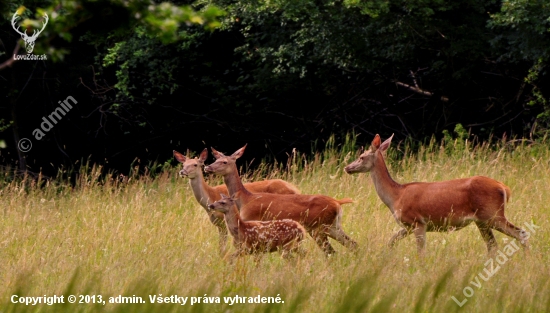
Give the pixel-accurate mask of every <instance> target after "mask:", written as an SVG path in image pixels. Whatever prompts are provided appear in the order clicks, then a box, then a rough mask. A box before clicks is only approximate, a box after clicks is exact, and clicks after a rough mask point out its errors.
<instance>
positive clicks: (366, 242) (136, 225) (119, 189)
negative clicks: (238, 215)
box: [0, 138, 550, 313]
mask: <svg viewBox="0 0 550 313" xmlns="http://www.w3.org/2000/svg"><path fill="white" fill-rule="evenodd" d="M383 139H385V138H383ZM353 144H354V143H353V141H352V140H350V142H348V143H346V144H345V146H344V147H340V148H334V146H335V145H334V143H332V144H331V145H329V147H327V150H326V151H325V152H323V153H321V154H317V155H315V156H313V155H311V156H301V155H294V158H293V160H292V162H290V163H289V164H288V165H287V166H280V165H279V166H277V165H269V164H262V166H260V168H259V169H258V170H257V171H256V172H253V173H248V175H246V179H248V180H250V179H260V178H265V177H270V178H271V177H278V178H283V179H286V180H289V181H290V182H292V183H294V184H295V185H296V186H298V187H299V188H300V189H301V191H302V192H303V193H308V194H315V193H319V194H326V195H330V196H332V197H335V198H344V197H351V198H353V199H354V200H355V203H353V204H347V205H345V206H344V218H343V223H342V224H343V228H344V230H345V231H346V232H347V233H348V234H349V235H350V236H351V237H352V238H353V239H354V240H356V241H357V242H358V243H359V246H360V248H359V250H358V251H357V252H356V253H352V252H349V251H347V250H346V249H345V248H344V247H342V246H341V245H339V244H338V243H336V242H333V246H334V247H335V248H336V249H337V251H338V254H337V255H335V256H332V257H330V258H329V259H326V258H325V257H324V255H323V253H322V252H321V251H320V249H319V248H318V247H317V246H315V244H314V243H313V240H311V238H308V240H306V242H305V244H304V247H305V250H306V251H307V253H306V255H305V256H303V257H299V258H295V259H293V260H291V261H286V260H283V259H281V257H280V256H279V255H278V254H270V255H266V256H265V257H264V258H263V259H262V260H261V261H260V263H259V264H258V265H256V264H255V263H254V261H253V259H252V258H251V257H246V258H242V259H240V260H239V261H237V262H236V263H235V264H233V265H230V264H227V263H226V262H225V261H224V260H223V259H221V258H220V257H219V255H218V249H217V244H218V242H217V240H218V237H217V236H218V234H217V231H216V230H215V228H214V226H212V225H211V224H210V222H209V220H208V218H207V216H206V214H205V213H204V211H203V209H202V208H201V207H200V206H199V205H198V203H197V202H196V200H195V199H194V197H193V196H192V193H191V189H190V187H189V185H188V182H187V179H184V178H180V177H178V176H177V172H178V171H179V167H177V166H176V165H175V164H176V162H174V163H173V164H174V167H172V168H166V169H165V170H164V171H163V172H161V173H160V174H158V175H154V177H153V176H152V175H149V176H141V177H138V176H133V177H131V178H130V180H129V181H128V183H114V182H112V181H109V180H103V179H100V178H99V177H100V175H99V173H100V169H99V168H90V169H88V170H85V171H83V173H81V175H80V177H79V179H78V181H77V183H76V184H75V185H74V186H70V185H69V184H67V183H63V182H60V181H49V182H46V183H45V184H44V186H42V187H41V188H38V187H36V186H35V185H36V184H35V183H34V182H33V181H30V180H24V181H21V180H11V179H9V178H8V176H9V174H10V173H4V174H5V177H4V178H3V179H2V180H1V183H2V188H1V190H0V203H1V208H2V219H1V222H0V234H1V237H0V282H1V283H0V312H21V311H25V312H27V311H40V312H59V311H68V312H93V311H108V312H134V311H136V312H137V311H141V312H153V311H154V312H172V311H197V312H203V311H204V312H258V311H266V312H296V311H301V312H371V311H373V312H385V311H391V312H408V311H414V312H447V311H464V312H484V313H485V312H504V311H506V312H548V311H550V265H549V264H550V258H549V255H550V253H549V252H550V251H549V249H550V223H549V219H548V213H549V212H550V197H549V187H550V145H549V144H547V143H544V142H543V143H536V144H532V145H527V144H521V143H518V142H515V143H505V142H495V143H493V144H491V145H482V146H477V147H472V146H471V144H470V143H469V142H467V141H463V140H455V141H453V140H447V141H446V142H445V143H441V144H439V143H438V144H435V143H434V142H432V143H430V144H426V145H425V146H423V147H420V148H419V149H418V150H417V151H416V152H415V153H414V154H413V153H410V152H409V149H408V148H407V147H406V145H404V144H401V145H398V144H396V143H395V142H394V144H393V146H392V147H390V150H389V155H388V162H389V164H388V166H389V170H390V173H391V175H392V177H393V178H394V179H395V180H396V181H398V182H401V183H403V182H410V181H439V180H446V179H452V178H460V177H468V176H472V175H485V176H489V177H492V178H494V179H497V180H499V181H502V182H504V183H505V184H507V185H508V186H509V187H510V188H511V189H512V198H511V201H510V202H509V205H508V207H507V210H506V215H507V217H508V219H509V220H510V221H511V222H513V223H514V224H516V225H518V226H521V227H523V228H525V226H524V223H526V222H529V223H533V224H535V225H537V226H538V227H539V228H537V229H536V232H535V233H531V238H530V244H531V250H530V253H528V254H527V253H524V251H522V250H519V251H517V252H516V253H514V254H513V255H511V256H510V257H508V259H507V260H504V261H503V259H502V258H501V259H500V261H501V263H502V264H499V263H497V262H496V260H495V262H494V263H493V267H494V268H493V269H491V268H490V265H486V264H489V263H487V262H488V259H489V257H488V255H487V252H486V246H485V243H484V242H483V240H482V239H481V236H480V234H479V232H478V230H477V228H476V227H475V226H474V225H470V226H469V227H467V228H465V229H463V230H460V231H457V232H451V233H428V236H427V247H426V248H427V249H426V254H425V256H424V257H418V256H417V254H416V244H415V241H414V237H413V236H410V237H408V238H406V239H404V240H402V241H401V242H400V243H399V244H398V245H397V247H396V248H394V249H393V250H390V249H388V248H387V247H386V243H387V241H388V240H389V238H390V237H391V235H392V234H393V233H394V232H395V231H397V230H398V229H399V226H398V225H397V223H396V222H395V220H394V219H393V217H392V216H391V214H390V211H389V210H388V208H387V207H386V206H385V205H384V204H383V203H382V202H381V201H380V199H379V198H378V196H377V194H376V191H375V190H374V187H373V184H372V181H371V179H370V177H369V175H368V174H360V175H354V176H351V175H347V174H345V173H344V172H343V167H344V166H345V165H347V164H348V163H349V162H350V161H351V160H352V159H354V158H355V153H349V152H347V151H351V150H352V149H351V146H352V145H353ZM362 144H363V143H362ZM199 148H200V147H197V150H199ZM237 148H238V147H234V149H233V150H232V151H225V152H229V153H232V152H233V151H234V150H236V149H237ZM211 162H212V159H210V160H208V161H207V164H209V163H211ZM211 183H212V184H217V183H220V181H219V180H214V181H212V182H211ZM495 235H496V237H497V240H498V243H499V249H503V248H504V246H505V245H506V244H507V243H509V242H510V241H511V240H510V238H509V237H507V236H505V235H503V234H501V233H499V232H495ZM231 249H232V248H231ZM486 271H492V272H493V273H492V274H493V275H492V276H491V275H487V274H486ZM480 273H481V276H483V277H489V278H488V279H487V281H485V280H483V279H481V278H480ZM476 278H477V280H476ZM465 294H466V295H468V296H469V297H467V296H466V295H465ZM14 295H16V296H20V297H41V296H44V295H46V296H53V295H58V296H59V295H64V299H65V302H67V297H68V296H69V295H77V302H78V301H80V300H83V301H84V302H86V300H88V302H93V301H94V300H95V301H96V302H97V301H99V299H98V297H97V296H96V297H95V298H94V299H92V297H88V298H80V297H78V295H89V296H93V295H101V296H102V300H106V302H107V303H106V304H105V305H103V304H92V303H88V304H86V303H83V304H78V303H76V304H69V303H66V304H54V305H51V306H50V305H44V304H38V305H34V306H33V305H28V306H27V305H25V304H19V303H17V304H13V303H11V300H12V299H14V297H13V296H14ZM119 295H121V296H125V297H131V298H130V299H137V297H142V298H143V300H144V301H145V302H147V303H139V304H136V303H134V304H113V303H108V301H109V297H117V296H119ZM150 295H151V296H153V295H156V296H160V295H162V297H169V296H171V295H178V296H182V297H189V298H188V302H187V303H186V305H185V306H181V305H179V304H170V303H163V304H160V303H149V302H150V298H149V296H150ZM205 295H206V298H205ZM236 295H239V296H246V297H256V296H258V295H261V296H263V297H277V296H279V297H280V299H281V300H282V301H284V303H278V304H277V303H265V304H252V303H244V304H233V305H230V304H228V303H227V304H226V303H224V297H232V299H235V296H236ZM132 296H136V297H132ZM453 296H454V297H455V298H456V300H458V301H459V302H462V301H463V300H467V301H466V302H464V303H463V304H462V307H460V306H459V305H458V304H457V303H456V302H455V300H453V299H452V298H451V297H453ZM191 297H197V298H195V299H193V300H198V299H200V300H201V304H194V305H192V306H191V305H190V302H191V301H192V299H191ZM208 297H210V299H209V298H208ZM215 297H219V300H220V302H221V303H207V304H203V303H202V302H204V300H205V299H206V300H207V301H212V300H214V301H215V300H216V298H215ZM17 299H19V298H15V300H17ZM246 299H248V298H246Z"/></svg>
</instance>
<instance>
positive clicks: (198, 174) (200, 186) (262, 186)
mask: <svg viewBox="0 0 550 313" xmlns="http://www.w3.org/2000/svg"><path fill="white" fill-rule="evenodd" d="M174 157H175V158H176V159H177V160H178V161H179V162H180V163H182V165H183V169H182V170H181V171H180V175H181V176H187V177H188V178H189V183H190V185H191V189H192V190H193V195H194V196H195V199H197V201H198V202H199V204H200V205H201V206H202V207H203V208H204V209H205V210H206V213H207V214H208V217H209V219H210V222H212V224H214V225H215V226H216V227H217V228H218V232H219V234H220V243H219V245H220V253H221V254H224V253H225V245H226V241H227V231H226V227H225V224H224V216H223V214H222V213H220V212H216V211H210V210H209V209H208V204H210V203H213V202H215V201H217V200H220V199H221V196H220V194H228V191H227V187H226V186H225V185H218V186H214V187H211V186H209V185H208V184H207V183H206V182H205V181H204V176H203V174H202V168H203V166H204V161H206V158H207V157H208V150H207V149H204V150H203V151H202V152H201V154H200V155H199V158H194V159H191V158H187V157H185V156H184V155H183V154H181V153H179V152H177V151H175V150H174ZM246 186H247V188H250V190H254V191H255V192H268V193H271V192H273V193H280V194H299V193H300V191H299V190H298V188H296V187H295V186H294V185H292V184H291V183H288V182H285V181H284V180H281V179H269V180H263V181H257V182H251V183H247V184H246Z"/></svg>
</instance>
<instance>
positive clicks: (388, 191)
mask: <svg viewBox="0 0 550 313" xmlns="http://www.w3.org/2000/svg"><path fill="white" fill-rule="evenodd" d="M371 177H372V181H373V183H374V188H375V189H376V193H378V196H379V197H380V199H381V200H382V202H384V204H385V205H386V206H388V208H389V209H390V211H391V212H392V213H393V211H394V208H393V204H394V203H395V200H396V199H397V198H398V197H399V193H400V191H401V187H402V186H401V185H400V184H398V183H397V182H396V181H394V180H393V179H392V178H391V176H390V173H389V172H388V168H387V167H386V162H384V157H383V156H382V154H381V153H380V152H377V153H376V156H375V160H374V167H373V169H372V170H371Z"/></svg>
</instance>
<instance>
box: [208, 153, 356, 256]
mask: <svg viewBox="0 0 550 313" xmlns="http://www.w3.org/2000/svg"><path fill="white" fill-rule="evenodd" d="M245 148H246V145H245V146H244V147H242V148H240V149H239V150H237V151H236V152H235V153H233V154H232V155H231V156H225V155H223V154H222V153H220V152H218V151H216V150H215V149H214V148H212V154H213V155H214V157H215V158H216V161H215V162H214V163H212V164H210V165H208V166H207V167H205V171H206V172H207V173H214V174H217V175H222V176H223V180H224V182H225V185H226V186H227V188H228V189H229V193H230V194H231V195H233V196H234V197H235V198H236V203H237V207H238V208H239V209H240V216H241V218H242V220H243V221H254V220H272V219H277V220H281V219H292V220H294V221H297V222H299V223H300V224H302V225H303V226H304V227H305V229H306V230H307V231H308V232H309V233H310V234H311V236H312V237H313V238H314V239H315V242H316V243H317V244H318V245H319V247H321V249H322V250H323V251H324V252H325V253H326V254H327V255H330V254H333V253H334V252H335V250H334V248H333V247H332V246H331V245H330V242H329V241H328V237H327V236H329V237H331V238H333V239H336V240H337V241H338V242H340V243H341V244H342V245H344V246H346V247H348V248H351V249H355V248H356V247H357V243H356V242H355V241H353V240H352V239H351V238H349V237H348V235H346V233H344V231H343V230H342V227H341V225H340V223H341V220H342V206H341V205H342V204H345V203H351V202H353V201H352V200H351V199H342V200H336V199H333V198H331V197H328V196H323V195H301V194H296V195H279V194H267V193H256V192H253V191H252V190H250V189H249V188H248V187H245V186H244V185H243V184H242V182H241V178H240V177H239V173H238V171H237V165H236V161H237V159H238V158H240V157H241V156H242V155H243V153H244V149H245Z"/></svg>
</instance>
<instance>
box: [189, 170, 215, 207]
mask: <svg viewBox="0 0 550 313" xmlns="http://www.w3.org/2000/svg"><path fill="white" fill-rule="evenodd" d="M189 184H190V185H191V189H192V190H193V195H194V196H195V199H197V201H198V202H199V203H200V205H201V206H202V207H203V208H204V209H205V210H206V211H207V212H208V211H209V210H208V204H210V203H212V201H211V200H210V195H211V194H212V193H214V192H215V191H214V189H213V188H212V187H210V186H208V184H206V182H205V181H204V176H203V175H202V171H199V174H198V175H197V176H195V177H194V178H190V179H189Z"/></svg>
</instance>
